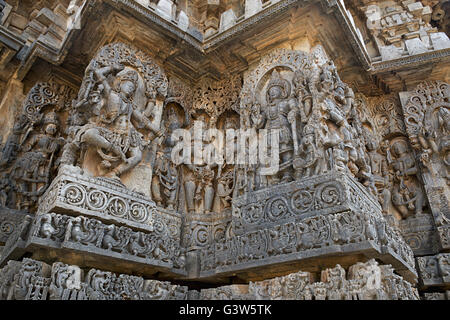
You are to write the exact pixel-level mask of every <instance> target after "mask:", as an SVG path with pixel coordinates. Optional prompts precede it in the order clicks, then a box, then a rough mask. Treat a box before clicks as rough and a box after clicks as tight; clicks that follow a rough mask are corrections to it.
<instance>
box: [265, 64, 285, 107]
mask: <svg viewBox="0 0 450 320" xmlns="http://www.w3.org/2000/svg"><path fill="white" fill-rule="evenodd" d="M272 87H279V88H281V92H282V96H281V98H283V99H287V98H288V97H289V96H290V95H291V84H290V83H289V81H288V80H286V79H283V78H282V77H281V75H280V73H279V72H278V71H277V70H276V69H275V70H273V72H272V76H271V77H270V80H269V83H268V84H267V95H266V100H267V101H270V97H269V90H270V88H272Z"/></svg>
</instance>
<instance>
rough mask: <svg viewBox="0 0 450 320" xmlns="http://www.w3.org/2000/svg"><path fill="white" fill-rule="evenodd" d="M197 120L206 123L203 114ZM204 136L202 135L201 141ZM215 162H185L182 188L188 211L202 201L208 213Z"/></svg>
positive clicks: (192, 209)
mask: <svg viewBox="0 0 450 320" xmlns="http://www.w3.org/2000/svg"><path fill="white" fill-rule="evenodd" d="M197 121H200V122H202V123H206V118H205V116H204V115H203V114H200V115H199V116H198V117H197ZM193 130H194V127H192V128H191V137H194V132H193ZM204 140H205V136H203V137H202V142H203V141H204ZM216 166H217V164H214V163H213V164H201V165H197V164H187V165H186V169H187V170H186V171H185V175H184V188H185V196H186V206H187V209H188V212H189V213H194V212H196V210H197V211H198V208H199V207H200V206H201V203H203V212H204V213H210V212H211V210H212V206H213V202H214V194H215V191H214V187H213V182H214V178H215V176H216V173H215V171H214V167H216Z"/></svg>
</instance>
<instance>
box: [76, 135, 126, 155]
mask: <svg viewBox="0 0 450 320" xmlns="http://www.w3.org/2000/svg"><path fill="white" fill-rule="evenodd" d="M81 142H83V143H86V144H88V145H92V146H95V147H99V148H103V149H105V150H107V151H112V152H114V153H115V154H116V155H117V156H119V157H120V158H121V159H122V160H123V161H125V160H126V159H127V157H126V156H125V154H124V153H123V152H122V150H121V149H120V147H118V146H115V145H113V144H112V143H110V142H109V141H108V140H106V139H105V138H103V137H102V136H101V135H100V132H99V131H98V130H97V129H89V130H87V131H86V132H85V133H84V134H83V136H82V138H81Z"/></svg>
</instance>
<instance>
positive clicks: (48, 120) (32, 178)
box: [11, 112, 64, 209]
mask: <svg viewBox="0 0 450 320" xmlns="http://www.w3.org/2000/svg"><path fill="white" fill-rule="evenodd" d="M43 122H44V133H42V134H38V135H34V136H32V138H31V139H30V141H29V142H28V143H27V145H26V146H25V148H24V151H25V153H24V154H23V155H22V156H21V157H19V159H17V161H16V162H15V163H14V165H13V167H12V169H11V179H12V180H13V181H15V185H14V189H15V191H16V193H17V196H18V209H28V208H29V207H30V206H31V205H32V204H33V203H34V202H35V201H36V200H37V197H39V196H40V195H41V194H43V193H44V191H45V190H46V189H47V186H48V184H49V179H50V170H51V169H52V167H53V164H54V161H55V160H56V159H55V158H54V157H55V154H56V153H57V152H58V151H59V149H60V148H61V146H62V145H63V144H64V139H63V138H57V137H55V135H56V133H57V130H58V119H57V116H56V114H55V113H53V112H51V113H49V114H48V115H47V116H46V117H45V118H44V121H43Z"/></svg>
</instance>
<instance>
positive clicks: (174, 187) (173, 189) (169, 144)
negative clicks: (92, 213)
mask: <svg viewBox="0 0 450 320" xmlns="http://www.w3.org/2000/svg"><path fill="white" fill-rule="evenodd" d="M179 128H181V124H180V121H179V119H178V116H177V114H176V112H175V111H174V109H169V116H168V125H167V132H166V134H165V137H164V141H163V143H162V150H158V151H157V157H156V160H155V165H154V172H153V178H152V179H153V181H152V194H153V199H154V200H155V201H156V203H157V204H158V206H162V202H163V194H164V197H165V198H166V203H167V209H169V210H173V209H174V207H175V204H176V198H177V192H178V185H179V176H178V168H177V166H176V165H175V164H174V163H173V162H172V160H171V150H172V148H173V147H174V146H175V144H176V142H175V141H174V140H173V139H172V133H173V132H174V131H175V130H177V129H179ZM161 188H162V191H163V192H161Z"/></svg>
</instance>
